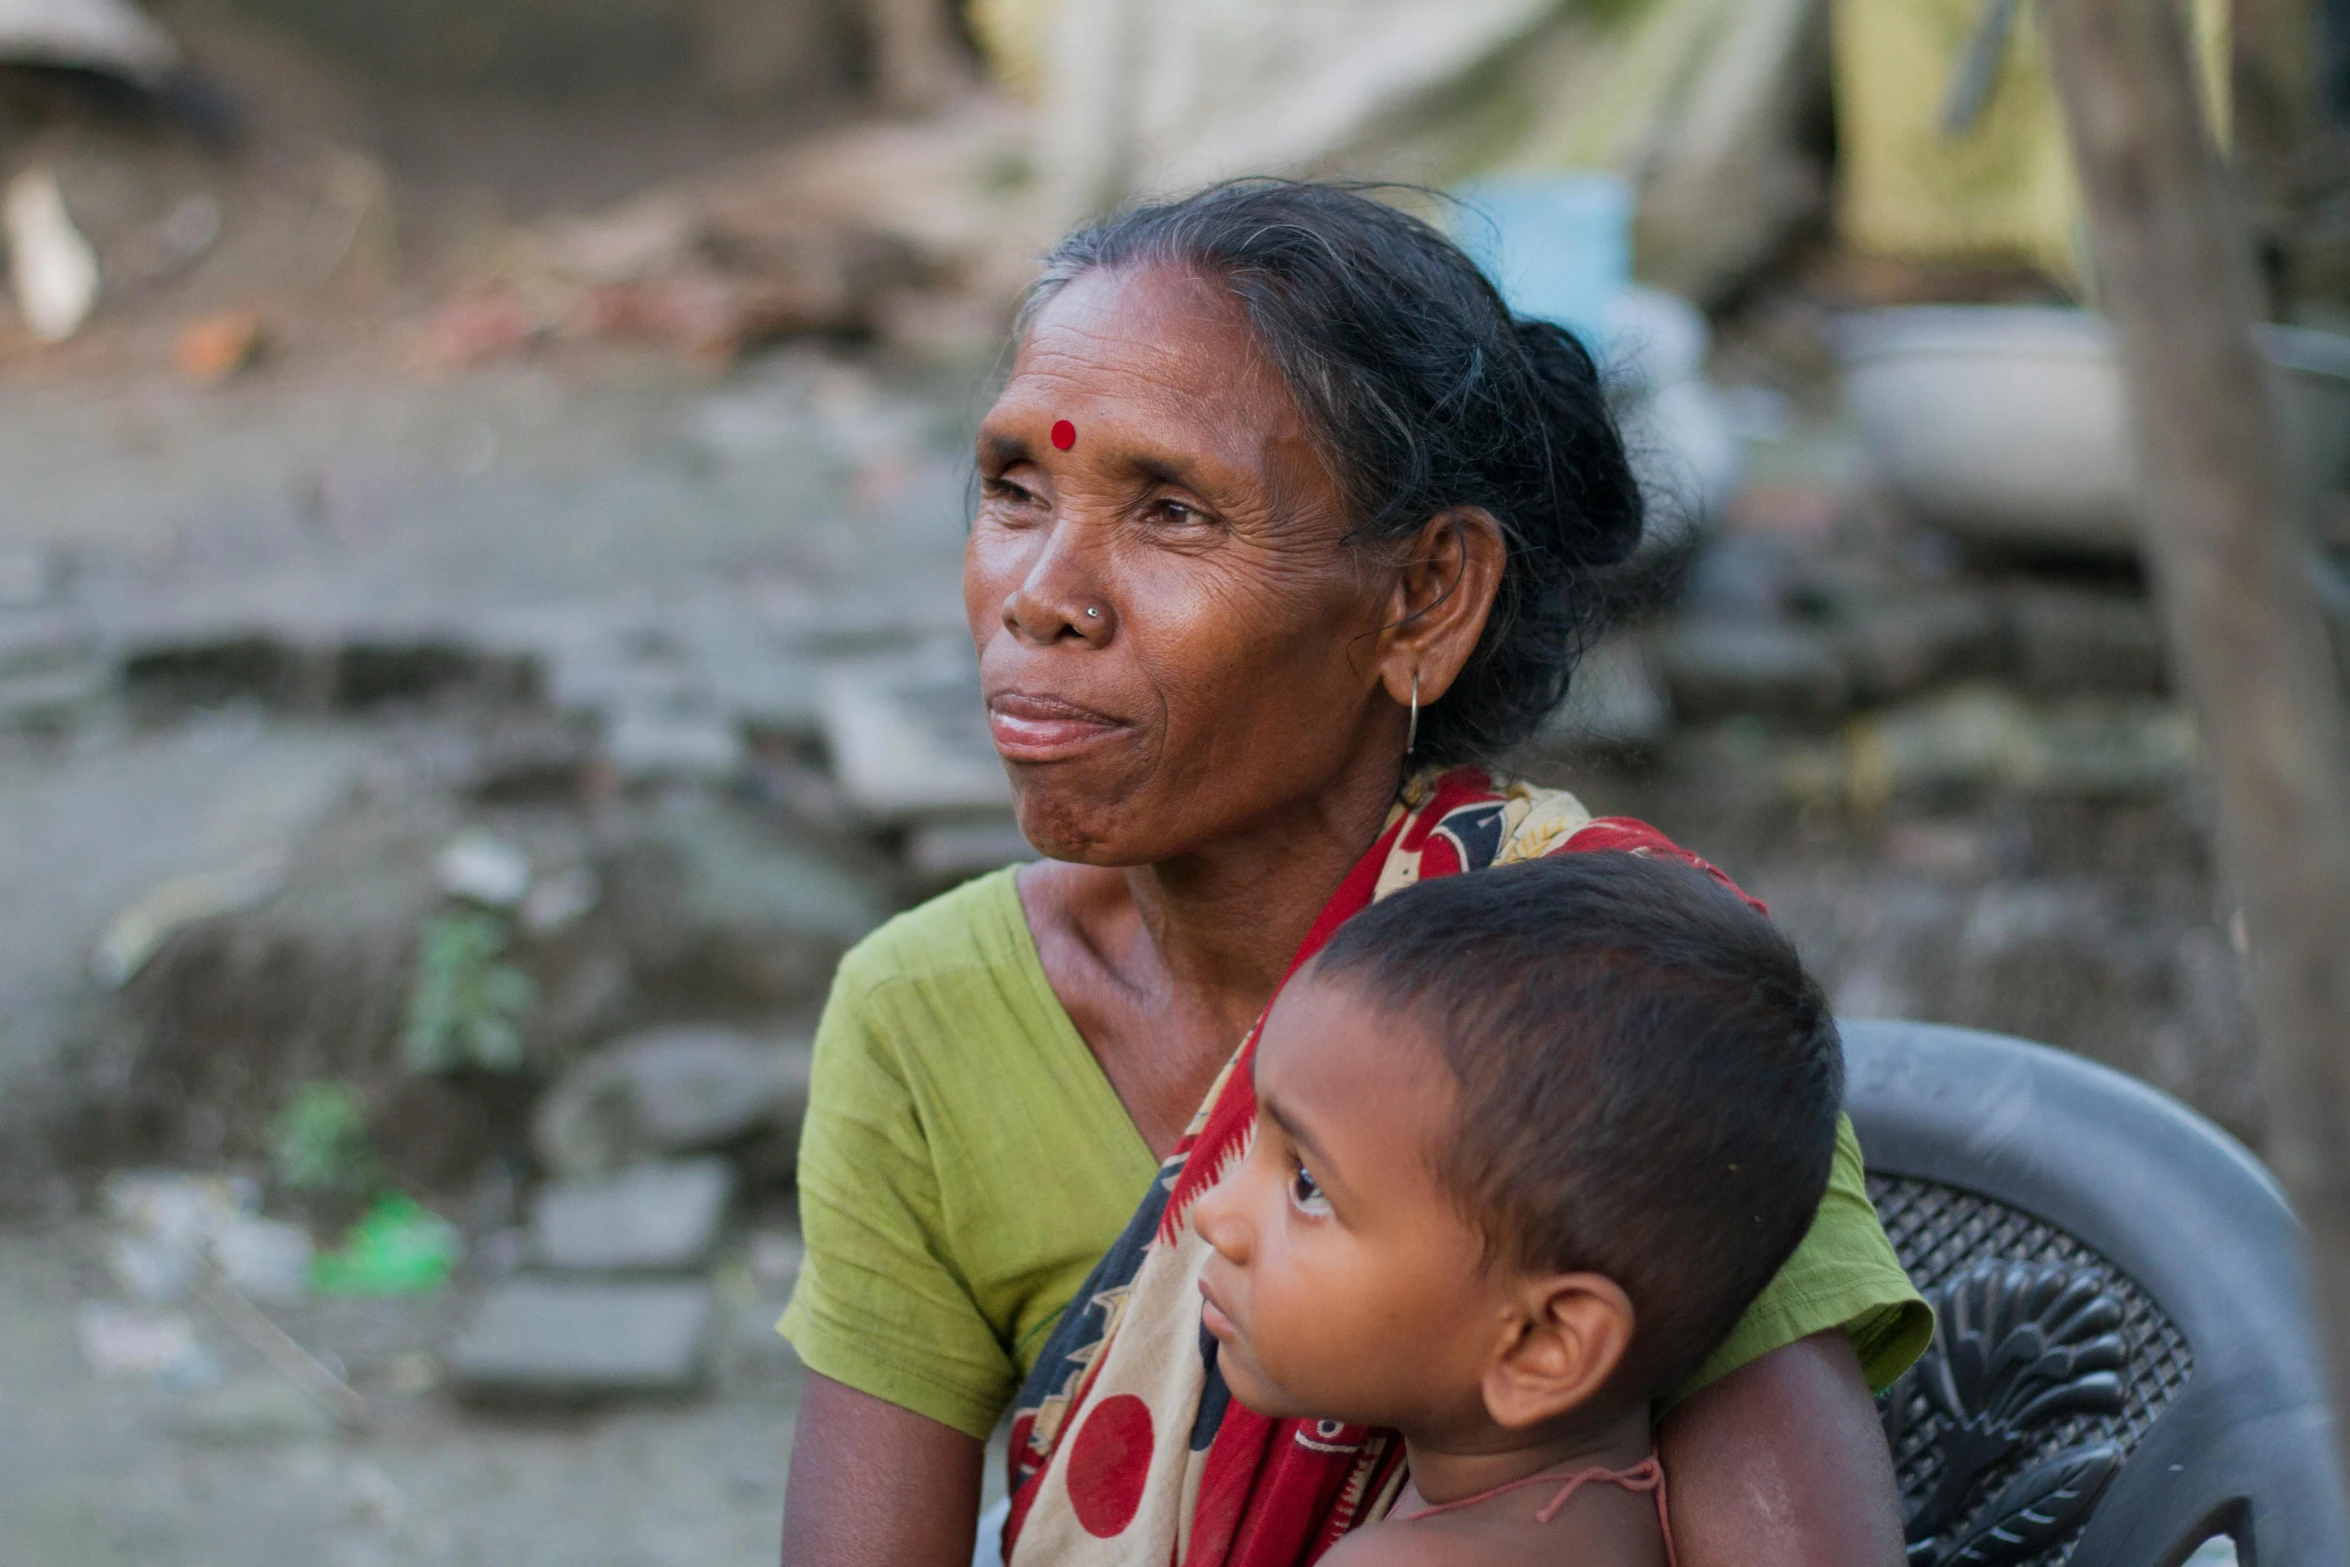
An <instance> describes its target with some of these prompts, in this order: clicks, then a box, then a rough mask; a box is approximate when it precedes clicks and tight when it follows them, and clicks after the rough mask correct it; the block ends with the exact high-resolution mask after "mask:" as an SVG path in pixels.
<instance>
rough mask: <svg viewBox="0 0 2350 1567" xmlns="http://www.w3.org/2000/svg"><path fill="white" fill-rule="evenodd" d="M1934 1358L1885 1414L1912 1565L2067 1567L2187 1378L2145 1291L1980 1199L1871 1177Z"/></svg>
mask: <svg viewBox="0 0 2350 1567" xmlns="http://www.w3.org/2000/svg"><path fill="white" fill-rule="evenodd" d="M1869 1196H1870V1198H1871V1200H1873V1201H1874V1202H1875V1204H1876V1207H1877V1214H1878V1217H1879V1218H1880V1219H1882V1220H1883V1222H1884V1225H1885V1231H1886V1233H1887V1234H1888V1235H1889V1236H1890V1237H1891V1238H1892V1240H1893V1246H1894V1250H1895V1251H1896V1252H1898V1253H1899V1254H1900V1257H1901V1261H1902V1265H1903V1266H1904V1267H1906V1268H1907V1269H1908V1270H1909V1274H1910V1277H1911V1278H1912V1279H1913V1280H1915V1281H1916V1283H1917V1285H1918V1288H1919V1289H1921V1290H1922V1291H1924V1292H1925V1294H1926V1297H1927V1298H1928V1299H1929V1300H1931V1301H1932V1302H1933V1303H1934V1310H1935V1314H1936V1316H1937V1318H1938V1319H1939V1323H1938V1326H1937V1329H1936V1332H1935V1336H1934V1344H1933V1347H1932V1348H1931V1349H1929V1350H1928V1351H1927V1352H1926V1354H1925V1355H1924V1356H1923V1357H1922V1358H1920V1360H1919V1361H1918V1363H1917V1364H1916V1365H1915V1366H1913V1367H1911V1368H1910V1370H1909V1371H1908V1372H1907V1373H1905V1374H1904V1375H1903V1376H1902V1378H1901V1380H1900V1381H1898V1382H1896V1383H1895V1384H1894V1385H1893V1386H1892V1387H1891V1388H1889V1389H1887V1390H1886V1392H1885V1393H1884V1395H1883V1396H1882V1397H1880V1398H1879V1399H1878V1401H1877V1406H1878V1413H1879V1414H1880V1415H1881V1416H1882V1417H1883V1419H1884V1422H1885V1435H1886V1439H1887V1441H1889V1442H1890V1443H1891V1444H1892V1448H1893V1462H1894V1471H1895V1473H1896V1475H1897V1476H1898V1478H1899V1480H1900V1483H1901V1495H1902V1517H1903V1522H1904V1524H1905V1526H1906V1532H1907V1534H1908V1538H1909V1560H1910V1562H1911V1564H1912V1567H2061V1564H2062V1563H2064V1562H2065V1561H2066V1560H2068V1559H2069V1558H2070V1556H2071V1554H2072V1545H2073V1541H2074V1539H2075V1537H2076V1536H2077V1535H2078V1534H2079V1533H2080V1529H2081V1526H2082V1525H2083V1524H2084V1523H2085V1522H2087V1520H2088V1517H2089V1513H2090V1511H2091V1509H2093V1508H2094V1507H2095V1506H2096V1503H2097V1498H2098V1496H2099V1495H2100V1494H2102V1492H2103V1491H2104V1489H2105V1486H2106V1483H2107V1482H2108V1481H2110V1480H2111V1479H2112V1478H2113V1476H2114V1474H2115V1472H2116V1471H2118V1470H2119V1469H2120V1468H2121V1465H2122V1461H2123V1460H2124V1459H2125V1458H2127V1457H2128V1456H2129V1454H2130V1451H2131V1449H2133V1448H2134V1447H2136V1446H2137V1443H2138V1439H2139V1438H2140V1437H2142V1436H2143V1435H2144V1434H2145V1433H2146V1430H2147V1428H2148V1427H2149V1426H2151V1425H2152V1424H2153V1423H2154V1420H2155V1417H2156V1416H2158V1415H2160V1414H2161V1413H2162V1411H2163V1408H2164V1406H2166V1405H2167V1404H2169V1402H2170V1401H2171V1399H2172V1398H2174V1397H2175V1396H2177V1394H2178V1392H2179V1390H2180V1389H2181V1388H2182V1387H2184V1386H2185V1385H2186V1382H2187V1378H2188V1376H2189V1374H2190V1373H2191V1371H2192V1369H2193V1365H2192V1360H2191V1357H2190V1355H2189V1352H2188V1348H2187V1341H2186V1339H2185V1337H2184V1335H2182V1334H2181V1333H2180V1332H2179V1330H2178V1329H2177V1327H2176V1326H2174V1325H2173V1324H2172V1322H2171V1321H2170V1319H2169V1318H2168V1317H2166V1316H2164V1315H2163V1313H2162V1311H2161V1309H2160V1308H2159V1307H2157V1306H2156V1305H2155V1304H2154V1302H2153V1300H2152V1299H2151V1298H2150V1297H2148V1296H2147V1294H2146V1292H2145V1291H2144V1290H2142V1289H2140V1288H2139V1287H2138V1285H2137V1284H2136V1282H2135V1281H2133V1280H2132V1279H2130V1278H2129V1277H2128V1275H2126V1274H2124V1273H2123V1272H2122V1271H2121V1270H2120V1269H2118V1268H2116V1267H2115V1266H2114V1265H2113V1264H2112V1263H2110V1262H2108V1261H2106V1260H2105V1258H2103V1257H2101V1256H2099V1255H2098V1254H2097V1253H2095V1252H2093V1251H2091V1250H2090V1249H2089V1248H2088V1247H2086V1246H2084V1245H2082V1244H2081V1243H2080V1242H2079V1241H2077V1240H2075V1239H2073V1238H2072V1237H2071V1236H2070V1235H2067V1234H2065V1233H2064V1232H2063V1231H2062V1230H2059V1229H2056V1228H2055V1227H2053V1226H2051V1225H2049V1224H2046V1223H2043V1222H2042V1221H2040V1220H2038V1219H2035V1218H2033V1217H2032V1216H2031V1215H2030V1214H2027V1213H2024V1212H2022V1211H2021V1210H2019V1209H2015V1208H2010V1207H2008V1206H2006V1205H2005V1204H2003V1203H1999V1202H1995V1201H1993V1200H1991V1199H1990V1198H1987V1197H1982V1196H1978V1195H1977V1194H1975V1193H1973V1192H1968V1191H1962V1190H1960V1189H1958V1188H1956V1187H1951V1186H1944V1185H1942V1184H1940V1183H1938V1182H1934V1181H1925V1180H1917V1179H1913V1178H1911V1177H1907V1176H1884V1175H1872V1176H1870V1177H1869Z"/></svg>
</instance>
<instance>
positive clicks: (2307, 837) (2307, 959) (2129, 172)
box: [2042, 0, 2350, 1457]
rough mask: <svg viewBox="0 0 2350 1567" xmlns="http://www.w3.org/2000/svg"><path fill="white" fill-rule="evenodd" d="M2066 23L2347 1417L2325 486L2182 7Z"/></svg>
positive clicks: (2346, 879) (2345, 1220) (2130, 2)
mask: <svg viewBox="0 0 2350 1567" xmlns="http://www.w3.org/2000/svg"><path fill="white" fill-rule="evenodd" d="M2042 15H2043V17H2044V18H2045V21H2046V26H2047V32H2048V41H2049V51H2050V55H2051V57H2052V59H2053V62H2054V66H2055V71H2056V78H2057V87H2058V91H2059V93H2060V94H2061V96H2062V98H2063V102H2064V110H2065V117H2066V120H2067V122H2068V124H2069V127H2070V130H2071V136H2072V142H2073V150H2074V155H2075V159H2076V162H2077V164H2078V167H2079V170H2080V176H2081V186H2082V191H2083V195H2084V198H2085V201H2086V205H2087V209H2088V214H2089V220H2090V227H2091V233H2092V237H2093V248H2094V251H2095V254H2096V271H2097V282H2098V290H2099V301H2100V304H2101V306H2102V307H2103V309H2104V311H2105V313H2106V314H2107V316H2108V317H2110V318H2111V320H2112V323H2113V327H2114V332H2115V335H2116V337H2117V339H2118V341H2119V344H2120V349H2121V359H2122V366H2123V370H2124V373H2125V376H2126V379H2127V384H2128V392H2129V401H2130V410H2131V420H2132V428H2133V431H2134V433H2135V437H2136V445H2137V450H2138V463H2139V474H2140V483H2141V486H2142V491H2143V518H2144V525H2145V528H2146V542H2147V547H2148V553H2149V555H2150V557H2151V559H2152V564H2153V569H2154V575H2155V579H2156V584H2157V587H2158V590H2159V592H2160V595H2161V599H2162V605H2163V612H2164V615H2165V618H2166V619H2167V621H2168V624H2169V628H2170V638H2171V646H2172V652H2173V656H2174V662H2175V667H2176V668H2177V669H2178V670H2179V672H2180V674H2181V675H2182V677H2183V680H2184V684H2185V687H2186V692H2187V696H2188V698H2189V700H2190V701H2192V702H2193V704H2194V707H2195V711H2196V715H2197V718H2198V722H2199V724H2200V727H2201V730H2202V735H2203V742H2204V749H2205V752H2206V759H2207V762H2208V765H2209V766H2210V768H2211V772H2212V776H2213V779H2214V781H2215V782H2216V784H2217V786H2218V792H2219V802H2220V848H2221V851H2222V858H2223V862H2224V864H2225V865H2226V868H2227V871H2228V876H2229V880H2230V881H2231V883H2232V885H2233V888H2234V891H2235V895H2236V896H2237V898H2238V899H2239V900H2240V902H2241V904H2242V907H2243V911H2244V921H2245V926H2246V929H2247V932H2248V934H2249V937H2250V942H2251V981H2252V995H2253V1005H2254V1010H2255V1014H2256V1016H2257V1019H2258V1022H2259V1028H2260V1035H2261V1053H2262V1061H2263V1065H2264V1069H2265V1074H2266V1078H2267V1085H2268V1093H2269V1107H2270V1110H2269V1113H2270V1128H2271V1130H2270V1135H2269V1155H2270V1163H2271V1164H2272V1165H2273V1166H2274V1167H2275V1169H2276V1171H2277V1174H2278V1175H2279V1176H2280V1177H2281V1178H2282V1180H2283V1182H2284V1184H2285V1187H2286V1189H2287V1191H2288V1192H2289V1193H2290V1194H2291V1196H2292V1199H2293V1203H2294V1206H2295V1208H2296V1209H2297V1210H2298V1211H2299V1213H2300V1215H2301V1219H2302V1222H2303V1223H2304V1224H2306V1225H2307V1226H2308V1230H2309V1261H2310V1278H2311V1284H2312V1288H2313V1291H2314V1301H2315V1307H2316V1310H2317V1312H2318V1318H2319V1320H2318V1323H2317V1328H2318V1337H2319V1342H2320V1344H2321V1345H2322V1347H2323V1349H2324V1351H2325V1354H2326V1357H2327V1361H2328V1366H2329V1382H2330V1391H2331V1394H2332V1399H2333V1406H2334V1408H2335V1410H2336V1411H2337V1413H2338V1412H2339V1411H2342V1410H2344V1409H2350V721H2346V719H2345V702H2344V697H2343V692H2342V689H2341V685H2340V682H2339V681H2338V680H2337V678H2336V676H2335V674H2334V669H2333V662H2332V657H2331V653H2330V651H2329V649H2328V646H2327V642H2326V636H2325V630H2324V626H2323V624H2322V622H2321V621H2320V619H2319V613H2318V608H2317V603H2316V599H2315V595H2314V593H2313V591H2312V588H2311V585H2310V580H2309V576H2308V570H2309V565H2308V557H2309V549H2310V542H2309V541H2310V532H2309V528H2308V521H2309V502H2310V497H2309V496H2307V495H2306V494H2304V493H2302V491H2301V489H2300V486H2299V481H2298V479H2297V477H2296V475H2297V473H2298V472H2299V470H2298V469H2297V468H2296V467H2295V466H2294V465H2293V464H2292V463H2291V461H2290V460H2289V455H2290V454H2289V453H2288V451H2287V448H2286V442H2285V435H2284V431H2285V426H2284V424H2283V423H2282V421H2281V419H2280V417H2279V414H2280V410H2281V408H2282V402H2281V398H2280V396H2279V390H2278V387H2277V385H2276V383H2275V381H2274V379H2273V376H2272V374H2271V372H2270V371H2269V370H2268V367H2267V365H2266V363H2265V362H2264V360H2263V359H2262V357H2261V355H2260V353H2259V351H2258V349H2257V347H2256V345H2255V343H2254V340H2253V335H2252V322H2253V314H2254V300H2255V297H2256V293H2255V282H2254V275H2253V266H2252V257H2251V254H2250V246H2249V244H2248V241H2247V237H2246V232H2245V227H2244V223H2243V219H2242V217H2241V216H2240V214H2239V213H2238V212H2237V211H2236V210H2235V207H2234V205H2233V202H2232V198H2231V196H2230V193H2229V189H2228V184H2227V178H2226V174H2225V172H2224V171H2223V169H2222V168H2221V166H2220V163H2219V160H2218V156H2217V153H2216V152H2215V151H2214V149H2213V146H2212V142H2211V138H2210V136H2209V135H2208V133H2207V132H2206V130H2205V128H2204V126H2203V124H2202V120H2201V109H2200V103H2199V98H2198V95H2197V93H2196V91H2195V87H2194V80H2193V76H2192V74H2191V67H2190V64H2189V54H2188V46H2187V39H2186V35H2185V31H2184V28H2183V27H2182V25H2181V19H2180V17H2179V15H2178V7H2176V6H2174V5H2171V4H2168V3H2164V0H2049V3H2048V4H2046V5H2044V6H2043V8H2042ZM2337 1457H2339V1453H2337Z"/></svg>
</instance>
